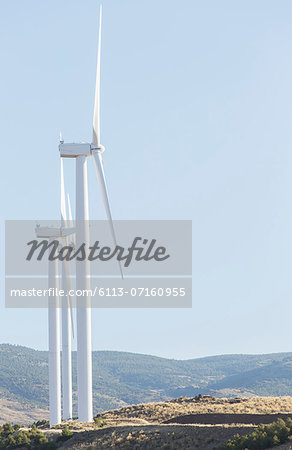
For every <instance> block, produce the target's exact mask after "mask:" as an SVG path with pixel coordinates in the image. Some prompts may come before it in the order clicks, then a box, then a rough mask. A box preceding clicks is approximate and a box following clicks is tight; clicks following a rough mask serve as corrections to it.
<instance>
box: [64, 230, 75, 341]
mask: <svg viewBox="0 0 292 450" xmlns="http://www.w3.org/2000/svg"><path fill="white" fill-rule="evenodd" d="M63 245H64V246H67V245H68V239H67V238H63ZM63 264H64V268H65V273H66V284H67V298H68V308H69V310H70V317H71V328H72V335H73V338H74V320H73V308H72V302H71V295H69V292H70V290H71V278H70V261H66V259H64V261H63Z"/></svg>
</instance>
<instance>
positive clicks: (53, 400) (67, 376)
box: [35, 161, 75, 427]
mask: <svg viewBox="0 0 292 450" xmlns="http://www.w3.org/2000/svg"><path fill="white" fill-rule="evenodd" d="M68 202H69V197H68ZM68 206H69V216H70V215H71V207H70V202H69V205H68ZM69 219H70V228H69V227H67V220H66V204H65V189H64V175H63V162H62V161H61V227H52V226H48V227H44V226H43V227H41V226H39V225H37V227H36V230H35V231H36V235H37V237H38V238H42V239H48V240H49V242H52V241H54V240H59V241H62V246H65V245H67V244H68V242H67V240H68V236H69V235H72V234H74V233H75V229H74V228H73V226H72V218H71V217H69ZM72 239H74V238H72ZM48 280H49V283H48V284H49V289H50V288H52V289H53V291H52V292H53V295H49V296H48V330H49V405H50V426H51V427H52V426H54V425H57V424H59V423H61V417H62V414H61V366H60V307H62V379H63V418H64V419H71V418H72V367H71V332H73V335H74V327H73V313H72V306H71V298H70V297H69V296H64V297H63V298H62V304H61V303H60V298H59V296H58V294H57V292H58V291H59V264H58V260H57V259H55V260H54V261H49V271H48ZM61 283H62V289H63V290H64V291H65V292H67V290H70V263H69V261H66V260H64V261H63V262H62V278H61Z"/></svg>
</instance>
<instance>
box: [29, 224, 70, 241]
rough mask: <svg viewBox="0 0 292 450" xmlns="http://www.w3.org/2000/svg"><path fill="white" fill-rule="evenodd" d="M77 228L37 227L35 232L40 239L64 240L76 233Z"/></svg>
mask: <svg viewBox="0 0 292 450" xmlns="http://www.w3.org/2000/svg"><path fill="white" fill-rule="evenodd" d="M75 231H76V230H75V228H62V227H61V228H57V227H41V226H39V225H37V226H36V229H35V232H36V236H37V237H38V238H63V237H67V236H70V234H73V233H75Z"/></svg>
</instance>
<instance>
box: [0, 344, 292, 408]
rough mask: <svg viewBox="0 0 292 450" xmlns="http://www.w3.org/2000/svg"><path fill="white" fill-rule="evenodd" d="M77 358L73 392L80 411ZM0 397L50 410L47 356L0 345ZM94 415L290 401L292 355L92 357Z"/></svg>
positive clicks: (109, 354)
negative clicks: (199, 401)
mask: <svg viewBox="0 0 292 450" xmlns="http://www.w3.org/2000/svg"><path fill="white" fill-rule="evenodd" d="M76 379H77V376H76V353H73V388H74V404H75V405H76ZM0 392H1V397H2V398H5V399H8V400H17V401H20V402H22V403H23V402H25V403H27V404H30V405H35V406H38V407H41V408H46V407H47V405H48V354H47V352H42V351H36V350H32V349H30V348H26V347H21V346H13V345H8V344H2V345H0ZM93 393H94V412H95V413H97V412H101V411H104V410H108V409H113V408H118V407H121V406H125V405H129V404H136V403H142V402H150V401H162V400H169V399H171V398H176V397H180V396H195V395H197V394H199V393H201V394H212V395H214V396H218V397H222V396H224V397H226V396H240V395H263V396H268V395H278V396H279V395H292V353H275V354H268V355H223V356H214V357H207V358H199V359H193V360H186V361H178V360H173V359H165V358H158V357H155V356H149V355H140V354H134V353H125V352H111V351H102V352H93Z"/></svg>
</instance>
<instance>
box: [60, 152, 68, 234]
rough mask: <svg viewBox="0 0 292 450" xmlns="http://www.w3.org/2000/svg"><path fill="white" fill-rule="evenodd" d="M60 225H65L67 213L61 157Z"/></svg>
mask: <svg viewBox="0 0 292 450" xmlns="http://www.w3.org/2000/svg"><path fill="white" fill-rule="evenodd" d="M61 226H62V227H64V228H65V227H66V226H67V213H66V201H65V187H64V169H63V159H62V158H61Z"/></svg>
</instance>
